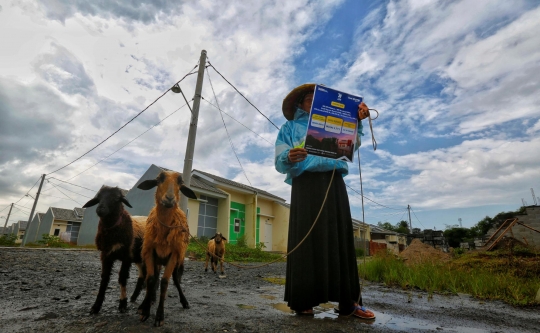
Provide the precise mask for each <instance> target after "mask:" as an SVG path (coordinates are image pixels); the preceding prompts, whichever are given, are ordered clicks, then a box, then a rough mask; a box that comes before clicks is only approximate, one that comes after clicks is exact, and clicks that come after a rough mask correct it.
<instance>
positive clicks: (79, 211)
mask: <svg viewBox="0 0 540 333" xmlns="http://www.w3.org/2000/svg"><path fill="white" fill-rule="evenodd" d="M83 214H84V209H83V208H73V209H65V208H57V207H49V209H48V210H47V212H46V213H45V214H43V215H40V213H38V214H36V216H37V218H36V216H34V218H33V219H32V226H31V229H32V230H30V231H29V232H31V234H30V233H29V234H28V237H29V238H28V239H27V240H26V244H28V243H33V242H37V241H40V240H42V239H43V235H44V234H47V235H54V236H59V237H60V236H61V233H62V234H63V235H65V233H69V237H68V238H67V239H69V241H70V242H71V243H74V244H76V243H77V238H78V235H79V229H80V226H81V222H82V218H83ZM34 222H37V223H34ZM34 230H37V232H36V234H34V233H33V232H34ZM67 239H66V240H67Z"/></svg>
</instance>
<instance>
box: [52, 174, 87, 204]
mask: <svg viewBox="0 0 540 333" xmlns="http://www.w3.org/2000/svg"><path fill="white" fill-rule="evenodd" d="M47 182H49V184H51V185H52V186H54V187H56V189H57V190H58V191H59V192H60V193H62V194H63V195H65V196H66V198H68V199H69V200H71V201H73V202H75V203H77V204H78V205H79V206H82V204H81V203H79V202H77V201H75V200H73V199H72V198H71V197H70V196H69V195H67V194H65V193H64V192H62V190H60V189H59V188H57V186H56V185H55V184H53V183H51V182H50V181H48V180H47Z"/></svg>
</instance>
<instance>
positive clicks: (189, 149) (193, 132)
mask: <svg viewBox="0 0 540 333" xmlns="http://www.w3.org/2000/svg"><path fill="white" fill-rule="evenodd" d="M205 69H206V51H205V50H202V51H201V58H200V60H199V72H198V74H197V84H196V85H195V97H194V98H193V112H192V113H191V122H190V123H189V135H188V141H187V146H186V156H185V157H184V171H183V172H182V178H183V180H184V184H185V185H186V186H188V187H189V185H191V169H192V167H193V154H194V152H195V137H196V136H197V122H198V121H199V106H200V105H201V91H202V85H203V79H204V70H205ZM187 204H188V198H187V197H186V196H185V195H182V196H181V199H180V208H181V209H182V210H183V211H184V212H185V213H186V214H188V211H187Z"/></svg>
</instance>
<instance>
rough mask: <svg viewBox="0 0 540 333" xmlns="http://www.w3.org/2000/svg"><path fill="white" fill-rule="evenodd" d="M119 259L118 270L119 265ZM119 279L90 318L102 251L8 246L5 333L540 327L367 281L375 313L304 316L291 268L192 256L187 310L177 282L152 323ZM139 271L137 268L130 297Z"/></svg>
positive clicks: (3, 256)
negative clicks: (288, 279) (288, 297)
mask: <svg viewBox="0 0 540 333" xmlns="http://www.w3.org/2000/svg"><path fill="white" fill-rule="evenodd" d="M119 266H120V265H119V263H117V264H116V265H115V270H114V271H115V272H117V270H118V269H119ZM114 274H115V276H113V277H112V278H111V283H110V285H109V289H108V291H107V296H106V298H105V302H104V304H103V308H102V310H101V312H100V313H99V314H98V315H90V314H89V311H90V307H91V306H92V304H93V302H94V300H95V297H96V295H97V290H98V287H99V282H100V261H99V252H97V251H74V250H52V249H46V250H45V249H20V248H0V293H1V297H0V332H147V331H155V332H181V331H182V332H472V333H483V332H538V329H539V323H540V308H538V307H536V308H514V307H512V306H510V305H507V304H504V303H502V302H493V301H481V300H477V299H473V298H471V297H470V296H468V295H456V296H443V295H433V296H432V297H430V296H429V295H428V294H427V293H424V292H419V291H412V292H411V291H406V290H399V289H395V288H387V287H385V286H384V285H381V284H374V283H367V284H365V285H364V287H363V295H364V304H365V305H366V306H367V307H369V308H370V309H372V310H373V311H374V312H375V314H376V316H377V318H376V319H375V320H372V321H366V320H362V319H359V318H355V317H344V316H340V317H338V316H337V315H336V314H335V313H334V310H333V307H334V306H335V305H336V304H331V303H328V304H321V306H319V307H317V308H315V316H313V317H306V316H301V317H299V316H296V315H294V314H293V313H291V312H290V310H289V309H288V308H287V306H286V304H285V303H284V302H283V290H284V287H283V286H282V285H277V284H272V283H270V282H267V281H266V280H264V279H263V278H266V277H271V278H280V277H281V278H282V277H284V274H285V264H284V263H277V264H272V265H270V266H266V267H264V268H257V269H251V270H245V269H238V268H235V267H232V266H228V265H227V266H226V267H225V274H226V275H225V276H220V275H219V274H214V273H212V272H208V273H205V272H204V262H200V261H187V262H186V270H185V273H184V277H183V280H182V287H183V290H184V293H185V295H186V297H187V299H188V300H189V302H190V305H191V308H190V309H183V308H182V306H181V304H180V300H179V297H178V293H177V291H176V289H175V288H174V286H173V285H172V283H171V284H170V285H169V289H168V294H169V295H168V298H167V300H166V302H165V325H164V326H162V327H154V326H153V324H154V323H153V320H154V314H155V310H156V306H153V308H152V315H151V317H150V318H149V319H148V321H146V322H144V323H141V322H140V321H139V319H138V315H137V313H136V311H137V307H138V305H139V304H140V302H141V301H142V299H143V297H144V292H143V293H142V295H141V296H139V299H138V301H137V302H135V303H130V304H129V305H128V307H129V310H128V312H126V313H119V312H118V310H117V307H118V298H119V294H120V290H119V287H118V283H117V277H116V273H114ZM136 276H137V272H136V269H135V267H133V268H132V270H131V278H130V280H129V284H128V295H129V293H130V292H132V291H133V288H134V285H135V280H136Z"/></svg>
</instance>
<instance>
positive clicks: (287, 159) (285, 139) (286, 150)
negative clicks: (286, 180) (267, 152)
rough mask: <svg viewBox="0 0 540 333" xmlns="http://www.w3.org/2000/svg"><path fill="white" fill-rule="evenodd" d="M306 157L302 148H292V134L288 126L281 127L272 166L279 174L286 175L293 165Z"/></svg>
mask: <svg viewBox="0 0 540 333" xmlns="http://www.w3.org/2000/svg"><path fill="white" fill-rule="evenodd" d="M306 157H307V150H305V149H304V148H293V142H292V133H291V128H290V127H289V126H286V125H284V126H282V127H281V129H280V130H279V133H278V137H277V139H276V145H275V157H274V164H275V167H276V170H277V171H278V172H280V173H288V172H289V171H290V170H291V169H292V168H294V167H295V164H296V163H298V162H302V161H303V160H305V159H306Z"/></svg>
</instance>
